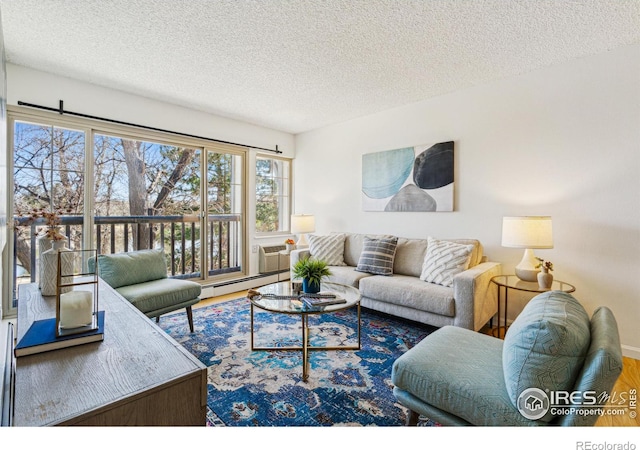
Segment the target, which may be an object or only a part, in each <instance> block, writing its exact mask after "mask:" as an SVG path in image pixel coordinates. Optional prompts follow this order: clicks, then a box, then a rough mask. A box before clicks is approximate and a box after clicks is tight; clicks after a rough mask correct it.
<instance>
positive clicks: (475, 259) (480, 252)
mask: <svg viewBox="0 0 640 450" xmlns="http://www.w3.org/2000/svg"><path fill="white" fill-rule="evenodd" d="M445 240H446V241H449V242H455V243H456V244H462V245H473V250H472V251H471V259H470V260H469V269H470V268H472V267H475V266H477V265H478V264H480V263H481V262H483V259H484V249H483V248H482V243H480V241H479V240H477V239H445Z"/></svg>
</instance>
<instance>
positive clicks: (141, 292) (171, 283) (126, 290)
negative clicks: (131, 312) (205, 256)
mask: <svg viewBox="0 0 640 450" xmlns="http://www.w3.org/2000/svg"><path fill="white" fill-rule="evenodd" d="M116 291H118V293H119V294H120V295H122V296H123V297H124V298H126V299H127V300H129V301H130V302H131V303H132V304H133V305H134V306H135V307H136V308H138V309H139V310H140V311H142V312H143V313H148V312H151V311H157V310H161V309H164V308H167V307H172V306H174V305H177V304H180V303H183V302H186V301H189V300H193V299H195V298H197V297H198V296H199V295H200V293H201V292H202V286H200V284H198V283H196V282H194V281H189V280H178V279H175V278H163V279H158V280H154V281H147V282H145V283H138V284H132V285H128V286H121V287H119V288H118V289H116Z"/></svg>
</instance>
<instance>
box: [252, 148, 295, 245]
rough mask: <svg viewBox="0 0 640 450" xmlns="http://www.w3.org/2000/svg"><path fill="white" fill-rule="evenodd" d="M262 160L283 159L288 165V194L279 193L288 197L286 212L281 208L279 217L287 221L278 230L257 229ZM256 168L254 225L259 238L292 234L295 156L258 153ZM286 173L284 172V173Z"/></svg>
mask: <svg viewBox="0 0 640 450" xmlns="http://www.w3.org/2000/svg"><path fill="white" fill-rule="evenodd" d="M260 160H274V161H282V162H285V163H287V165H288V173H287V177H286V195H278V196H279V197H281V198H283V199H284V198H286V203H285V205H286V210H287V211H286V212H283V211H281V210H280V209H279V210H278V217H279V221H280V222H282V223H286V226H285V227H282V229H279V230H276V231H258V229H257V221H258V183H257V179H258V176H259V175H258V162H259V161H260ZM254 170H255V179H254V211H253V212H254V227H255V236H256V237H257V238H265V237H272V236H286V235H290V234H291V214H292V209H291V208H292V205H293V201H292V192H293V180H292V174H293V158H287V157H283V156H272V155H267V154H262V153H258V154H256V157H255V166H254ZM283 175H284V173H283ZM279 178H280V179H282V180H284V179H285V177H284V176H281V177H279ZM284 185H285V184H284V183H283V186H284ZM283 203H284V202H283Z"/></svg>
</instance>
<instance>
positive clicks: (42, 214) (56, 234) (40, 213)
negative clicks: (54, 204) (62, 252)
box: [28, 208, 65, 241]
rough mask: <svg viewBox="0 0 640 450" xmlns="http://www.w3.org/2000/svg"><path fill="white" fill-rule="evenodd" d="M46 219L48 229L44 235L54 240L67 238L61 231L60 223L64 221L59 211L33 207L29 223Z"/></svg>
mask: <svg viewBox="0 0 640 450" xmlns="http://www.w3.org/2000/svg"><path fill="white" fill-rule="evenodd" d="M40 218H42V219H44V221H45V225H46V226H47V229H46V230H45V232H44V236H45V237H47V238H48V239H50V240H52V241H61V240H63V239H64V238H65V236H64V235H63V234H62V233H60V229H59V227H60V224H61V223H62V221H61V220H60V214H59V212H57V211H54V212H51V211H45V209H44V208H39V209H33V210H32V211H31V212H30V213H29V220H28V223H31V222H34V221H36V220H37V219H40Z"/></svg>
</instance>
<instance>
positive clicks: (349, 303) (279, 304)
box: [247, 281, 361, 381]
mask: <svg viewBox="0 0 640 450" xmlns="http://www.w3.org/2000/svg"><path fill="white" fill-rule="evenodd" d="M320 291H321V292H322V293H331V294H335V295H336V296H337V297H339V298H343V299H344V300H345V302H344V303H339V304H333V305H324V306H309V305H308V304H307V303H305V302H304V301H303V300H302V298H301V297H300V293H298V292H295V291H294V288H293V286H292V283H291V282H290V281H283V282H280V283H273V284H269V285H267V286H263V287H261V288H258V289H255V290H250V291H249V293H248V294H247V298H249V300H250V301H251V350H277V351H302V380H303V381H307V380H308V379H309V352H310V351H328V350H360V345H361V341H360V292H359V291H358V289H356V288H354V287H352V286H346V285H343V284H338V283H329V282H323V283H321V284H320ZM354 306H355V307H356V308H357V310H358V315H357V322H358V323H357V330H358V332H357V339H358V344H357V345H353V346H339V347H321V346H317V347H316V346H312V345H310V344H309V316H310V315H314V314H327V313H332V312H335V311H341V310H343V309H348V308H352V307H354ZM256 307H257V308H260V309H262V310H264V311H268V312H272V313H279V314H291V315H298V316H300V320H301V323H302V342H301V345H299V346H290V347H257V346H255V345H254V320H255V319H254V308H256Z"/></svg>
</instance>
